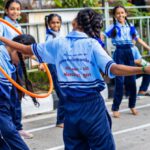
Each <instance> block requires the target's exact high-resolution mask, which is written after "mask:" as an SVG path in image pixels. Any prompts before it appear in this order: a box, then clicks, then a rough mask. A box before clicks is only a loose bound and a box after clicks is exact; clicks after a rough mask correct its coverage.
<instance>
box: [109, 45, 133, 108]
mask: <svg viewBox="0 0 150 150" xmlns="http://www.w3.org/2000/svg"><path fill="white" fill-rule="evenodd" d="M114 61H115V62H116V63H117V64H124V65H128V66H135V64H134V58H133V54H132V51H131V47H130V46H129V45H122V46H119V47H117V49H116V50H115V52H114ZM135 80H136V77H135V76H127V77H123V76H116V78H115V91H114V100H113V105H112V110H113V111H118V110H119V106H120V104H121V101H122V97H123V88H124V83H125V82H126V86H127V89H128V91H129V104H128V107H129V108H134V107H135V104H136V81H135Z"/></svg>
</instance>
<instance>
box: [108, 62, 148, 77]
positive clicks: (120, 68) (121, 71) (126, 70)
mask: <svg viewBox="0 0 150 150" xmlns="http://www.w3.org/2000/svg"><path fill="white" fill-rule="evenodd" d="M145 69H146V68H145ZM110 71H111V72H112V73H113V74H115V75H117V76H129V75H136V74H143V71H142V67H131V66H125V65H118V64H114V65H112V67H111V69H110ZM145 71H146V70H145Z"/></svg>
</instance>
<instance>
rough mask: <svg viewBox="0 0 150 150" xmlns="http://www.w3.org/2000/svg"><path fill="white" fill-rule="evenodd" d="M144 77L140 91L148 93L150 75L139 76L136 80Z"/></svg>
mask: <svg viewBox="0 0 150 150" xmlns="http://www.w3.org/2000/svg"><path fill="white" fill-rule="evenodd" d="M141 76H142V83H141V86H140V89H139V91H145V92H146V91H147V89H148V86H149V83H150V75H148V74H141V75H137V76H136V78H139V77H141Z"/></svg>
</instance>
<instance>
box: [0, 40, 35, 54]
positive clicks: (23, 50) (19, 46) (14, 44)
mask: <svg viewBox="0 0 150 150" xmlns="http://www.w3.org/2000/svg"><path fill="white" fill-rule="evenodd" d="M0 41H2V42H3V43H5V44H6V45H8V46H9V47H11V48H13V49H15V50H17V51H18V52H21V53H23V54H27V55H33V53H32V50H31V46H30V45H23V44H20V43H17V42H14V41H12V40H9V39H7V38H5V37H0Z"/></svg>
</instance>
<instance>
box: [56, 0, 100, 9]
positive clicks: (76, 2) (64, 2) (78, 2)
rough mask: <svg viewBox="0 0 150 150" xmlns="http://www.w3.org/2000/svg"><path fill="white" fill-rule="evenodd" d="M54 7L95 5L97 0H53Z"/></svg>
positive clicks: (97, 2) (97, 4) (97, 3)
mask: <svg viewBox="0 0 150 150" xmlns="http://www.w3.org/2000/svg"><path fill="white" fill-rule="evenodd" d="M54 2H55V4H56V7H60V8H77V7H97V6H100V4H99V0H54Z"/></svg>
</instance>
